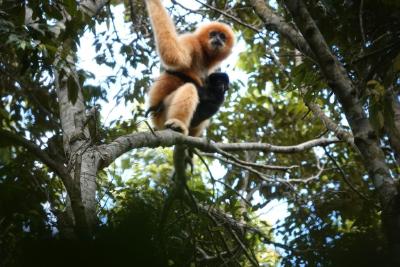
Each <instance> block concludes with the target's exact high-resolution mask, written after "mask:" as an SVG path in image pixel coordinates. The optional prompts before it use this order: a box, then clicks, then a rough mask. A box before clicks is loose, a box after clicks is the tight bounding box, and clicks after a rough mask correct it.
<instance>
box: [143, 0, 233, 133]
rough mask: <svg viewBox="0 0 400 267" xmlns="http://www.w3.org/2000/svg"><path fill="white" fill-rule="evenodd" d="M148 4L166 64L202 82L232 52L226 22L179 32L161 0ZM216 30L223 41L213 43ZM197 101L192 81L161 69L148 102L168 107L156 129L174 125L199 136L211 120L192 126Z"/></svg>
mask: <svg viewBox="0 0 400 267" xmlns="http://www.w3.org/2000/svg"><path fill="white" fill-rule="evenodd" d="M146 5H147V10H148V13H149V17H150V20H151V24H152V27H153V31H154V38H155V41H156V46H157V51H158V54H159V56H160V58H161V61H162V64H163V66H164V67H165V68H166V69H167V70H171V71H179V72H181V73H183V74H185V75H187V76H188V77H190V78H192V79H193V80H194V81H196V82H197V83H198V84H199V85H203V82H204V80H205V78H206V77H207V76H208V75H209V74H210V73H211V72H212V71H213V69H215V68H216V67H218V64H219V63H220V62H221V61H222V60H224V59H225V58H226V57H227V56H228V55H229V54H230V53H231V50H232V47H233V45H234V42H235V40H234V34H233V31H232V29H231V28H230V27H229V26H228V25H226V24H223V23H219V22H210V23H207V24H204V25H202V26H200V27H199V28H198V29H197V30H196V31H194V32H193V33H186V34H182V35H178V34H177V32H176V29H175V25H174V23H173V21H172V20H171V18H170V16H169V15H168V13H167V12H166V10H165V8H164V7H163V5H162V3H161V1H160V0H146ZM213 31H214V32H219V33H223V34H224V35H225V37H226V39H225V40H224V42H223V45H221V46H218V45H217V46H215V45H213V44H212V43H211V41H212V40H211V37H210V32H213ZM198 102H199V99H198V94H197V89H196V87H195V86H194V85H193V84H192V83H184V82H183V81H182V80H181V79H180V78H178V77H176V76H174V75H171V74H168V73H162V74H161V76H160V77H159V78H158V79H157V81H156V82H155V83H154V84H153V86H152V87H151V89H150V91H149V106H150V107H155V106H158V105H159V104H160V103H163V104H164V107H165V108H164V110H162V111H161V112H158V113H155V114H154V116H153V119H152V122H153V125H154V126H155V128H156V129H163V128H171V129H173V130H176V131H179V132H182V133H183V134H185V135H187V134H190V135H191V136H199V135H200V134H201V132H202V131H203V129H204V128H205V127H207V125H208V120H206V121H203V122H202V123H201V124H200V125H198V126H197V127H195V128H190V129H189V126H190V121H191V119H192V116H193V113H194V111H195V110H196V107H197V104H198Z"/></svg>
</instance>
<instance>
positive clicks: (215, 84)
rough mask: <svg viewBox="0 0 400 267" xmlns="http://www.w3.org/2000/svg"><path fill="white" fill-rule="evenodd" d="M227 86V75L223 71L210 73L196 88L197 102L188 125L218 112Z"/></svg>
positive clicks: (197, 123) (192, 124) (194, 124)
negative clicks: (203, 82) (204, 82)
mask: <svg viewBox="0 0 400 267" xmlns="http://www.w3.org/2000/svg"><path fill="white" fill-rule="evenodd" d="M228 88H229V76H228V75H227V74H226V73H224V72H215V73H212V74H210V76H208V78H207V80H206V84H205V86H204V87H202V88H197V93H198V95H199V104H198V105H197V108H196V110H195V112H194V114H193V118H192V120H191V122H190V127H196V126H198V125H199V124H200V123H201V122H202V121H204V120H207V119H209V118H211V117H212V116H214V114H215V113H217V112H218V110H219V108H220V107H221V105H222V103H223V102H224V100H225V92H226V91H227V90H228Z"/></svg>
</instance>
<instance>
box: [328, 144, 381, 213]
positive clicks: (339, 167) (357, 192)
mask: <svg viewBox="0 0 400 267" xmlns="http://www.w3.org/2000/svg"><path fill="white" fill-rule="evenodd" d="M324 151H325V154H326V155H327V156H328V158H329V159H330V160H331V161H332V162H333V164H334V165H335V167H336V168H337V170H338V171H339V173H340V175H341V176H342V178H343V180H344V182H345V183H346V184H347V185H348V186H349V187H350V189H351V190H353V191H354V192H355V193H356V194H357V195H358V196H360V197H361V198H362V199H364V200H366V201H367V202H370V203H373V204H374V206H375V207H376V208H378V209H380V207H379V206H378V205H376V204H375V203H374V202H372V200H371V199H369V198H368V197H367V196H365V195H364V194H363V193H361V192H360V191H358V190H357V188H355V186H354V185H353V184H352V183H351V182H350V180H349V179H348V178H347V176H346V173H345V172H344V170H343V169H342V167H341V166H340V165H339V163H338V162H337V161H336V160H335V158H334V157H333V156H332V155H331V154H330V153H329V152H328V150H327V149H326V147H324Z"/></svg>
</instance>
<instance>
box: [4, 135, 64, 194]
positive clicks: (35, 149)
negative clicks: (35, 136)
mask: <svg viewBox="0 0 400 267" xmlns="http://www.w3.org/2000/svg"><path fill="white" fill-rule="evenodd" d="M0 137H1V138H2V139H11V140H12V141H14V142H15V144H16V145H19V146H21V147H24V148H25V149H27V150H28V151H29V152H30V153H32V154H33V155H35V156H36V157H37V158H38V159H39V160H40V161H41V162H42V163H43V164H45V165H46V166H47V167H49V168H50V169H51V170H52V171H54V172H55V173H56V174H57V175H58V176H60V178H61V179H62V180H63V182H64V184H65V186H66V187H67V186H71V180H70V179H71V178H70V176H69V174H68V170H67V168H66V167H64V166H63V165H62V164H60V163H57V162H56V161H54V160H53V159H52V158H51V157H50V156H49V155H48V154H47V153H46V152H45V151H43V150H42V149H40V147H39V146H37V145H36V144H35V143H33V142H31V141H29V140H27V139H25V138H23V137H22V136H20V135H18V134H17V133H13V132H11V131H7V130H4V129H0ZM10 145H13V144H12V143H10Z"/></svg>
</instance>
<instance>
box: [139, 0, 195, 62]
mask: <svg viewBox="0 0 400 267" xmlns="http://www.w3.org/2000/svg"><path fill="white" fill-rule="evenodd" d="M145 2H146V6H147V11H148V13H149V17H150V20H151V24H152V26H153V32H154V38H155V41H156V46H157V49H158V54H159V56H160V57H161V60H162V61H163V63H164V64H165V65H166V67H167V68H169V69H182V68H189V67H190V65H191V63H192V56H191V52H192V46H191V45H190V44H187V43H185V45H183V43H182V42H181V41H180V40H179V38H178V34H177V33H176V29H175V25H174V22H173V21H172V20H171V17H170V15H168V13H167V11H166V10H165V8H164V6H163V5H162V3H161V1H160V0H145Z"/></svg>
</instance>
